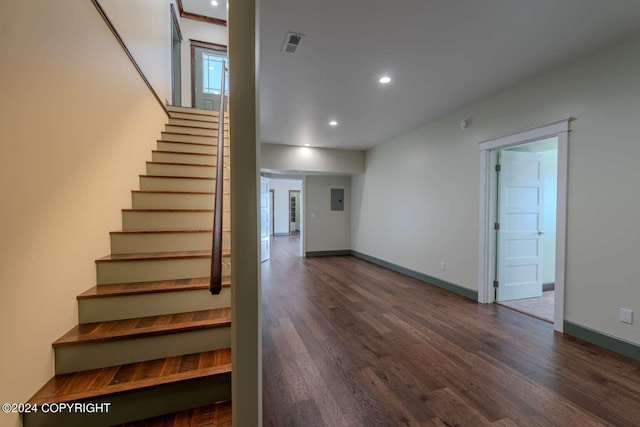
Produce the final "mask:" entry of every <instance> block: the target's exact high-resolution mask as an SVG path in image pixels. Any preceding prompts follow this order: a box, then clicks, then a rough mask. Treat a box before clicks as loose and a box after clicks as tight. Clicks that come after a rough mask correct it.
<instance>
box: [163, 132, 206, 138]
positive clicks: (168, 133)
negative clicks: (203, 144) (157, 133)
mask: <svg viewBox="0 0 640 427" xmlns="http://www.w3.org/2000/svg"><path fill="white" fill-rule="evenodd" d="M161 134H162V135H183V136H199V137H202V138H211V139H213V138H215V139H218V135H200V134H198V133H182V132H167V131H162V132H161Z"/></svg>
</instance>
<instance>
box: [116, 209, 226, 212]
mask: <svg viewBox="0 0 640 427" xmlns="http://www.w3.org/2000/svg"><path fill="white" fill-rule="evenodd" d="M122 211H123V212H213V209H122ZM222 211H223V212H231V209H223V210H222Z"/></svg>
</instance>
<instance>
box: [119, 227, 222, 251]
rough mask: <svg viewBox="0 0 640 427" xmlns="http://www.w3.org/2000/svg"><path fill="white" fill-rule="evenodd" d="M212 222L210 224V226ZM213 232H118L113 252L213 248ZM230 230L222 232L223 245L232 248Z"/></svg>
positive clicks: (202, 249) (204, 249) (203, 249)
mask: <svg viewBox="0 0 640 427" xmlns="http://www.w3.org/2000/svg"><path fill="white" fill-rule="evenodd" d="M211 227H212V224H209V228H211ZM212 239H213V233H211V232H202V233H160V232H158V233H135V234H129V233H126V234H123V233H116V234H112V235H111V253H112V254H138V253H150V252H184V251H208V250H211V240H212ZM230 242H231V236H230V232H229V231H223V232H222V247H223V248H224V249H230V248H231V244H230Z"/></svg>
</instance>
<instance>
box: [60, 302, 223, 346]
mask: <svg viewBox="0 0 640 427" xmlns="http://www.w3.org/2000/svg"><path fill="white" fill-rule="evenodd" d="M229 325H231V308H230V307H227V308H217V309H211V310H200V311H194V312H188V313H175V314H165V315H160V316H148V317H140V318H135V319H123V320H110V321H106V322H94V323H84V324H80V325H76V326H75V327H74V328H72V329H71V330H70V331H69V332H67V333H66V334H64V335H63V336H62V337H60V338H58V339H57V340H56V341H55V342H54V343H53V347H54V348H56V347H62V346H67V345H79V344H86V343H97V342H105V341H112V340H123V339H131V338H141V337H149V336H154V335H166V334H172V333H179V332H185V331H194V330H198V329H211V328H219V327H223V326H229Z"/></svg>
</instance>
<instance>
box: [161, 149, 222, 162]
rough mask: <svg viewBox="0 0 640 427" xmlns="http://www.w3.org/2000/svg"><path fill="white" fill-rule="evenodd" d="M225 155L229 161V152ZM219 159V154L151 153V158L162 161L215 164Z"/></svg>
mask: <svg viewBox="0 0 640 427" xmlns="http://www.w3.org/2000/svg"><path fill="white" fill-rule="evenodd" d="M224 157H225V162H226V163H229V156H228V154H227V155H225V156H224ZM217 159H218V156H217V155H202V154H191V153H165V152H163V151H154V152H153V153H152V154H151V160H152V161H154V162H160V163H187V164H190V165H209V166H215V164H216V161H217Z"/></svg>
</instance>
